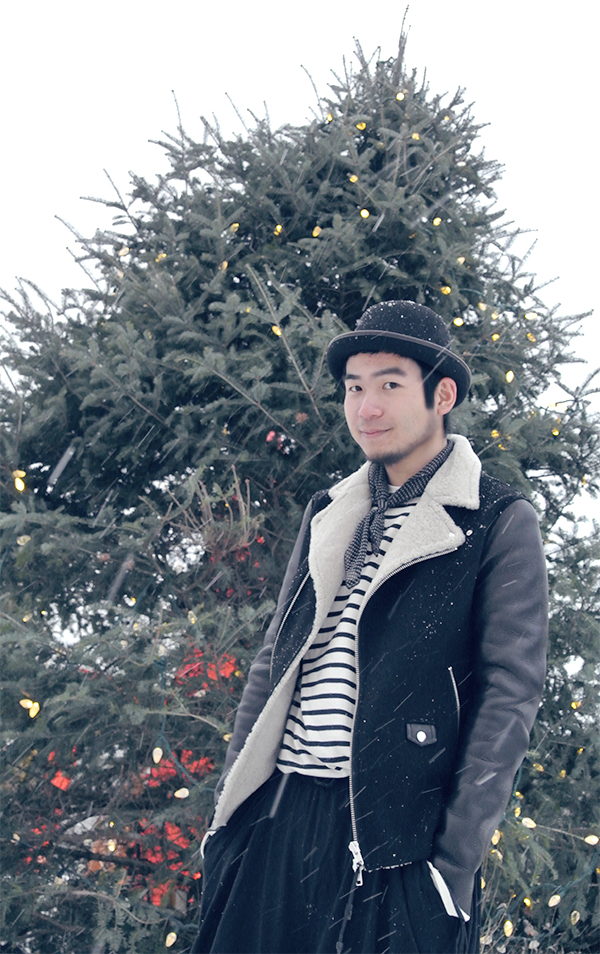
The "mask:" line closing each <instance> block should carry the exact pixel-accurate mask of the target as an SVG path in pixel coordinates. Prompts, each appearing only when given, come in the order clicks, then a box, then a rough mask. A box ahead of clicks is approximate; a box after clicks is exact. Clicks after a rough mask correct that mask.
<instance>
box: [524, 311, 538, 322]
mask: <svg viewBox="0 0 600 954" xmlns="http://www.w3.org/2000/svg"><path fill="white" fill-rule="evenodd" d="M538 317H539V316H538V315H536V313H535V311H528V312H527V314H526V315H525V318H526V319H527V321H535V320H536V319H537V318H538Z"/></svg>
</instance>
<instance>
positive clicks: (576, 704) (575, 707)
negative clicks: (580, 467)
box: [552, 431, 581, 709]
mask: <svg viewBox="0 0 600 954" xmlns="http://www.w3.org/2000/svg"><path fill="white" fill-rule="evenodd" d="M552 433H553V434H554V433H556V434H558V431H552ZM580 705H581V703H580V702H577V701H576V700H575V699H573V702H572V703H571V709H579V706H580Z"/></svg>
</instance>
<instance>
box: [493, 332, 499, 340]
mask: <svg viewBox="0 0 600 954" xmlns="http://www.w3.org/2000/svg"><path fill="white" fill-rule="evenodd" d="M492 341H500V335H499V334H493V335H492Z"/></svg>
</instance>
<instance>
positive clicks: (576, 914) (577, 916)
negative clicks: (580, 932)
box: [571, 911, 581, 927]
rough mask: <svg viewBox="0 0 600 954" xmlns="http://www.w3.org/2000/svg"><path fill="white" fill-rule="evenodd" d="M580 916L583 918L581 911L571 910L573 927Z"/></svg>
mask: <svg viewBox="0 0 600 954" xmlns="http://www.w3.org/2000/svg"><path fill="white" fill-rule="evenodd" d="M580 918H581V915H580V913H579V911H571V924H572V925H573V927H575V925H576V924H577V922H578V921H579V919H580Z"/></svg>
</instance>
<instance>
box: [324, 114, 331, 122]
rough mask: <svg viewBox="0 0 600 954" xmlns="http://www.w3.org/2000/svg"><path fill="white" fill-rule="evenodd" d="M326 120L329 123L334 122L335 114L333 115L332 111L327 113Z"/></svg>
mask: <svg viewBox="0 0 600 954" xmlns="http://www.w3.org/2000/svg"><path fill="white" fill-rule="evenodd" d="M325 122H327V123H332V122H333V116H332V115H331V113H327V115H326V117H325Z"/></svg>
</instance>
